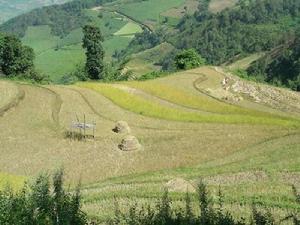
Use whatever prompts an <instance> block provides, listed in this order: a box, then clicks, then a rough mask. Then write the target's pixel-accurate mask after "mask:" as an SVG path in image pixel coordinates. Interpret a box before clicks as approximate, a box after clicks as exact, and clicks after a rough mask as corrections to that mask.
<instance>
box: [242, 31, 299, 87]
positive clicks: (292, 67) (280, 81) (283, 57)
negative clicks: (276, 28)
mask: <svg viewBox="0 0 300 225" xmlns="http://www.w3.org/2000/svg"><path fill="white" fill-rule="evenodd" d="M299 32H300V31H298V34H297V36H296V37H295V39H294V40H292V41H290V40H289V41H288V42H287V43H285V44H282V45H281V46H278V47H277V48H275V49H273V50H272V51H270V52H269V53H268V54H266V56H264V57H262V58H260V59H259V60H257V61H255V62H254V63H252V64H251V66H250V67H249V68H248V70H247V72H248V74H249V76H252V77H254V78H256V79H258V80H261V81H265V82H269V83H273V84H275V85H278V86H285V87H290V88H291V89H293V90H295V91H300V33H299Z"/></svg>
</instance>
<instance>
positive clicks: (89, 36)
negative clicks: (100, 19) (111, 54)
mask: <svg viewBox="0 0 300 225" xmlns="http://www.w3.org/2000/svg"><path fill="white" fill-rule="evenodd" d="M83 33H84V37H83V48H85V49H86V64H85V69H86V72H87V73H88V76H89V78H90V79H93V80H98V79H102V78H103V73H104V61H103V59H104V50H103V47H102V42H103V41H104V38H103V36H102V33H101V30H100V29H99V28H98V27H94V26H91V25H86V26H85V27H84V28H83Z"/></svg>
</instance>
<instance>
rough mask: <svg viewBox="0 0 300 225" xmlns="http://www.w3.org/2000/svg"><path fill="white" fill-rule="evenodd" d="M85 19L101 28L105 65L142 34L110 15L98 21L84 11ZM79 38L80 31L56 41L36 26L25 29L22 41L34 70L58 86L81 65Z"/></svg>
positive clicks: (94, 14) (92, 12) (45, 29)
mask: <svg viewBox="0 0 300 225" xmlns="http://www.w3.org/2000/svg"><path fill="white" fill-rule="evenodd" d="M86 15H88V16H89V17H90V19H91V23H92V24H94V25H95V26H98V27H100V29H101V31H102V33H103V35H104V37H105V41H104V43H103V46H104V50H105V52H106V60H107V61H110V60H111V56H112V54H113V53H114V52H115V51H117V50H121V49H123V48H125V47H126V46H127V45H128V44H129V42H130V41H131V39H132V38H133V35H134V34H135V33H137V32H140V31H141V28H140V26H138V25H136V24H134V23H131V22H128V21H127V20H126V19H124V18H120V17H119V16H118V15H116V14H114V13H111V12H103V17H102V18H99V17H98V15H99V12H98V11H95V10H86ZM82 37H83V34H82V30H81V29H76V30H73V31H72V32H71V33H70V34H68V35H67V36H66V37H64V38H59V37H56V36H54V35H53V34H52V33H51V29H50V27H49V26H35V27H29V28H28V30H27V31H26V35H25V37H24V38H23V39H22V41H23V43H24V44H25V45H28V46H30V47H32V48H33V49H34V52H35V54H36V59H35V65H36V68H37V70H38V71H39V72H41V73H43V74H46V75H48V76H49V77H50V78H51V80H53V81H54V82H57V81H59V79H60V78H61V77H62V76H64V75H66V74H68V73H71V72H73V71H74V70H75V68H76V65H77V64H82V63H84V61H85V55H84V50H83V48H82V46H81V42H82Z"/></svg>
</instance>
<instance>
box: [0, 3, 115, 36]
mask: <svg viewBox="0 0 300 225" xmlns="http://www.w3.org/2000/svg"><path fill="white" fill-rule="evenodd" d="M112 1H113V0H76V1H72V2H68V3H65V4H62V5H52V6H45V7H42V8H38V9H34V10H32V11H31V12H29V13H26V14H23V15H20V16H17V17H15V18H13V19H11V20H9V21H7V22H6V23H4V24H2V25H1V26H0V31H2V32H5V33H12V34H15V35H17V36H18V37H23V36H24V35H25V32H26V30H27V28H28V27H29V26H38V25H49V26H50V27H51V30H52V32H53V34H55V35H57V36H60V37H63V36H65V35H67V34H68V33H70V32H71V31H72V30H74V29H76V28H80V27H82V26H83V25H85V24H86V22H87V21H88V17H87V16H86V15H85V14H84V13H83V10H84V9H88V8H92V7H94V6H98V5H101V4H103V3H105V2H112Z"/></svg>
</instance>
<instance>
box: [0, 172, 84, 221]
mask: <svg viewBox="0 0 300 225" xmlns="http://www.w3.org/2000/svg"><path fill="white" fill-rule="evenodd" d="M80 201H81V196H80V191H79V188H78V189H77V190H76V191H75V193H73V194H71V193H70V192H67V191H66V190H65V189H64V187H63V172H62V171H58V172H56V173H55V174H54V176H53V182H52V184H51V182H50V180H49V175H46V174H44V175H40V176H39V177H38V178H37V179H36V181H35V182H34V183H33V184H31V185H25V186H24V187H23V189H22V190H21V191H19V192H17V193H14V192H13V191H12V190H10V189H7V190H5V191H2V192H0V224H3V225H12V224H14V225H28V224H32V225H35V224H36V225H38V224H45V225H46V224H47V225H83V224H86V223H87V219H86V215H85V214H84V213H83V212H82V211H81V202H80Z"/></svg>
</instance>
